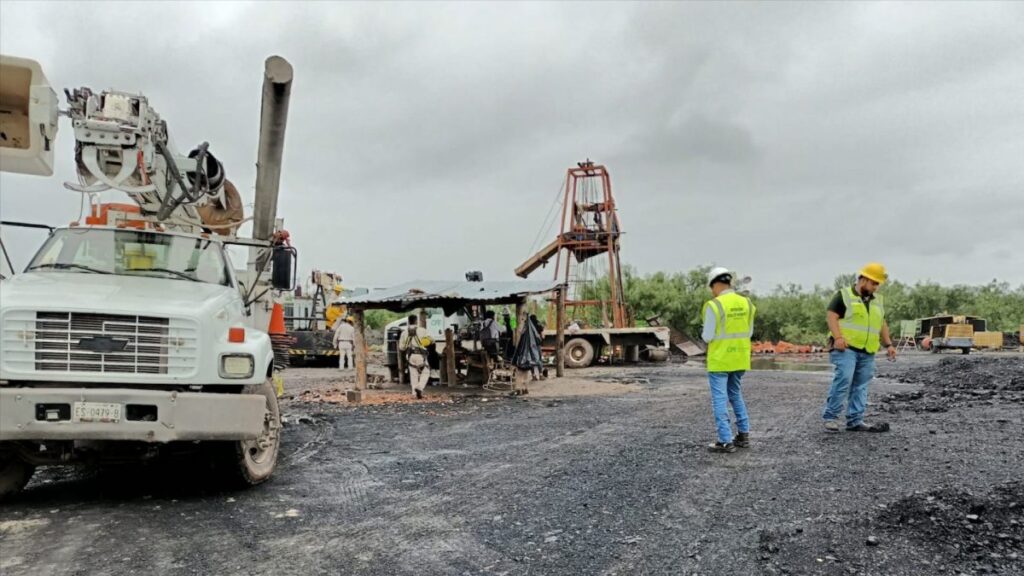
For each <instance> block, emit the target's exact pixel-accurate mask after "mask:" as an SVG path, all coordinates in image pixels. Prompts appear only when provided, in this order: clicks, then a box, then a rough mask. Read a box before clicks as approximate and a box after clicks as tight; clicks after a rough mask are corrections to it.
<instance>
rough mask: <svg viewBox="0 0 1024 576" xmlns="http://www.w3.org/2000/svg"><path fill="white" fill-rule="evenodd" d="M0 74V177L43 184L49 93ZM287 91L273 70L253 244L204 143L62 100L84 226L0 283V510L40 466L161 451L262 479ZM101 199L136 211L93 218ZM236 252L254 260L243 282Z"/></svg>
mask: <svg viewBox="0 0 1024 576" xmlns="http://www.w3.org/2000/svg"><path fill="white" fill-rule="evenodd" d="M0 66H2V67H3V69H2V73H0V76H2V77H3V78H4V81H3V82H0V89H2V90H0V92H2V94H0V119H2V120H0V131H3V132H4V133H5V138H3V139H2V141H0V169H2V170H3V171H5V172H16V173H22V174H36V175H51V174H52V169H53V144H52V141H53V139H54V137H55V136H56V132H57V130H56V128H57V108H56V102H57V99H56V97H55V95H54V94H53V90H52V89H51V88H50V87H49V84H48V83H47V81H46V78H45V76H44V75H43V74H42V70H41V68H40V67H39V65H38V64H37V63H36V62H34V61H31V60H25V59H20V58H11V57H2V56H0ZM291 77H292V69H291V66H290V65H289V64H288V63H287V62H286V61H285V60H284V59H282V58H279V57H276V56H275V57H271V58H269V59H268V60H267V63H266V71H265V77H264V89H263V109H262V114H261V126H260V147H259V164H258V173H257V183H256V191H257V192H256V205H255V209H254V212H255V215H254V218H253V220H254V221H253V238H252V239H243V238H238V237H235V236H234V235H233V234H234V232H235V231H236V230H237V228H238V226H239V225H240V224H241V223H242V222H243V221H244V220H243V219H242V214H241V200H240V197H239V196H238V194H237V191H235V189H234V187H233V186H232V185H231V184H230V183H229V182H228V181H227V180H226V179H225V178H224V170H223V167H222V166H221V165H220V164H219V162H217V161H216V159H214V158H213V156H212V155H210V154H209V151H208V149H207V146H206V145H205V143H204V144H203V145H200V146H199V147H197V148H196V149H195V150H193V151H192V153H190V154H189V155H187V156H182V155H180V154H178V153H177V151H176V150H175V149H174V147H173V145H172V144H171V141H170V139H169V137H168V132H167V124H166V122H165V121H164V120H162V119H161V118H160V117H159V116H158V115H157V114H156V113H155V112H154V111H153V109H152V108H150V107H149V103H148V100H147V99H146V98H145V97H144V96H141V95H132V94H126V93H121V92H114V91H106V92H101V93H93V92H92V91H91V90H89V89H84V88H83V89H78V90H75V91H73V92H66V94H67V96H68V104H69V109H68V110H67V111H62V112H61V113H62V114H65V115H67V116H69V117H70V118H71V124H72V127H73V129H74V134H75V140H76V157H75V162H76V168H77V172H78V175H79V182H77V183H73V184H65V186H66V187H68V188H70V189H72V190H75V191H77V192H79V193H82V194H86V195H87V196H88V197H89V198H90V206H91V209H90V211H89V215H88V217H87V218H86V219H85V222H84V223H80V224H79V225H77V226H69V227H64V228H55V229H51V230H50V233H49V236H48V237H47V239H46V240H45V242H44V243H43V245H42V247H41V248H40V249H39V250H38V252H37V253H36V254H35V256H34V257H33V258H32V259H31V261H30V263H29V264H28V266H27V267H26V268H25V269H24V272H22V273H18V274H15V275H13V277H11V278H7V279H5V280H3V281H2V283H0V293H2V295H0V498H2V497H4V496H6V495H9V494H11V493H14V492H16V491H18V490H20V489H21V488H23V487H24V485H25V484H26V483H27V482H28V481H29V479H30V477H31V475H32V473H33V471H34V470H35V468H36V467H37V466H42V465H51V464H71V463H77V462H83V461H86V462H87V461H96V460H99V461H102V459H104V458H105V457H110V456H115V455H116V457H117V458H119V459H123V458H124V457H125V456H129V457H139V458H144V457H148V456H152V455H155V454H158V453H159V452H160V448H162V447H165V446H167V445H168V444H169V443H177V444H178V445H179V446H180V445H182V444H191V443H196V444H200V445H198V446H197V450H198V451H200V452H201V453H202V454H204V455H207V456H209V457H210V458H211V460H212V464H213V469H214V470H217V471H218V472H219V473H220V474H221V475H223V476H224V477H226V478H227V479H228V480H229V481H231V482H232V483H233V484H236V485H240V486H245V485H253V484H257V483H259V482H262V481H264V480H266V479H267V478H269V477H270V475H271V473H272V472H273V470H274V467H275V465H276V461H277V455H278V447H279V444H280V432H281V419H280V414H279V409H278V402H277V396H276V394H275V389H274V385H273V384H272V376H273V371H274V350H273V349H272V344H271V338H270V337H269V336H268V334H267V332H266V329H267V326H268V321H269V318H270V315H271V311H272V310H273V309H274V301H273V298H274V297H275V296H279V295H280V293H281V291H283V290H288V289H290V288H291V287H292V285H293V283H294V257H295V255H294V251H293V250H292V249H290V248H289V247H287V246H286V245H285V242H284V237H285V234H284V233H282V232H281V231H280V230H279V229H275V228H279V226H280V224H281V223H280V222H279V221H277V220H276V218H275V215H276V204H277V190H278V183H279V177H280V166H281V151H282V146H283V139H284V129H285V126H286V121H287V106H288V99H289V96H290V85H291ZM10 135H13V136H14V137H8V136H10ZM110 189H113V190H120V191H122V192H124V193H126V194H127V195H128V197H129V198H130V199H131V200H132V201H133V203H132V204H115V205H100V204H98V203H96V202H95V199H96V195H97V194H98V193H100V192H102V191H104V190H110ZM17 193H18V191H17V189H16V187H14V186H8V187H5V189H4V190H3V191H2V194H3V195H4V196H11V195H15V194H17ZM4 224H5V225H14V224H16V223H12V222H4ZM231 244H239V245H242V246H244V247H245V248H244V250H246V251H247V254H248V257H247V259H248V261H247V262H246V269H245V270H244V271H236V270H235V269H234V267H233V266H232V264H231V262H230V259H229V257H228V254H227V252H228V251H227V250H226V246H228V245H231Z"/></svg>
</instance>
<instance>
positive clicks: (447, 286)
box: [343, 280, 565, 398]
mask: <svg viewBox="0 0 1024 576" xmlns="http://www.w3.org/2000/svg"><path fill="white" fill-rule="evenodd" d="M548 293H554V294H555V298H553V300H554V301H555V305H556V308H557V310H558V317H559V318H564V301H565V300H564V298H565V295H564V287H563V285H562V284H560V283H559V282H557V281H555V280H547V281H531V280H517V281H499V282H484V281H467V280H462V281H425V280H416V281H412V282H406V283H404V284H400V285H398V286H393V287H391V288H385V289H382V290H375V291H373V292H371V293H369V294H364V295H360V296H355V297H352V298H345V299H343V302H344V304H345V305H346V306H347V307H348V309H349V311H350V312H351V313H352V316H353V320H354V325H355V328H356V342H355V352H356V362H355V365H356V390H355V394H356V398H359V397H360V396H361V391H362V390H364V389H365V387H366V346H365V337H364V330H365V323H364V312H365V311H366V310H390V311H392V312H405V311H409V310H415V309H423V308H441V309H442V310H444V313H445V315H452V314H455V313H456V312H458V311H460V310H462V309H464V308H468V307H471V306H479V307H483V306H492V305H509V304H514V305H515V306H516V317H517V323H516V325H517V326H520V327H521V326H523V325H525V324H526V318H525V304H526V301H527V300H528V299H529V298H530V297H531V296H538V295H542V294H548ZM559 324H560V325H561V324H564V322H560V323H559ZM449 332H450V331H449ZM564 340H565V338H564V332H563V330H562V329H559V330H558V338H557V341H558V343H557V350H556V358H557V360H556V367H557V375H558V376H561V375H562V373H563V371H564V356H563V353H562V351H563V348H564ZM514 344H518V332H517V333H516V334H515V335H514ZM446 350H447V352H446V354H445V357H446V363H445V367H444V368H442V371H445V372H446V374H445V377H446V378H451V381H452V382H454V381H455V376H456V374H455V363H454V347H447V346H446Z"/></svg>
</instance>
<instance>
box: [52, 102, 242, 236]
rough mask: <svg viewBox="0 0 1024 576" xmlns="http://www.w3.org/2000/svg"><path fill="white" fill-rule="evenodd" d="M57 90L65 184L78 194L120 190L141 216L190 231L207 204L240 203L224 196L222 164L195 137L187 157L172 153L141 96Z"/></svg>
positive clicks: (154, 114) (164, 125)
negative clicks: (61, 104) (69, 161)
mask: <svg viewBox="0 0 1024 576" xmlns="http://www.w3.org/2000/svg"><path fill="white" fill-rule="evenodd" d="M65 94H66V95H67V99H68V105H69V109H68V111H67V115H68V116H70V117H71V122H72V127H73V129H74V133H75V165H76V168H77V171H78V175H79V180H80V182H79V183H78V184H71V183H69V184H66V186H67V187H68V188H70V189H72V190H76V191H78V192H84V193H98V192H103V191H106V190H111V189H113V190H120V191H122V192H124V193H126V194H128V196H129V197H130V198H131V199H132V200H134V201H135V203H136V204H138V205H139V208H140V209H141V211H142V214H143V215H144V216H149V217H152V218H154V219H156V220H157V221H159V222H160V223H161V224H164V225H166V226H167V227H169V228H172V229H173V228H177V229H182V230H186V231H190V232H197V231H201V230H202V229H203V228H204V227H209V226H208V225H209V224H211V223H210V222H206V221H205V220H204V218H203V214H202V213H201V209H202V208H204V207H206V206H208V205H211V204H212V205H214V206H217V207H220V208H222V209H227V208H229V206H234V207H236V208H240V202H231V201H230V200H232V199H230V198H228V194H227V193H226V189H228V188H229V187H227V186H225V182H226V180H225V178H224V167H223V166H222V165H221V164H220V162H219V161H218V160H217V159H216V158H214V156H213V155H212V154H211V153H210V151H209V144H208V143H206V142H203V143H202V144H200V145H199V146H197V147H196V148H194V149H193V150H192V151H191V152H189V154H188V155H187V156H183V155H181V154H179V153H178V151H177V149H176V148H175V147H174V144H173V142H172V140H171V138H170V135H169V133H168V130H167V123H166V122H165V121H164V120H163V119H162V118H160V115H159V114H157V112H156V111H155V110H154V109H153V108H152V107H151V106H150V105H149V100H148V99H147V98H146V97H145V96H142V95H139V94H129V93H127V92H117V91H113V90H107V91H103V92H100V93H95V92H93V91H92V90H91V89H89V88H77V89H75V90H73V91H72V90H66V91H65ZM233 189H234V187H233V186H231V187H230V190H231V191H233ZM234 195H237V191H234ZM239 216H240V214H239ZM207 219H208V218H207ZM238 220H241V219H240V218H238ZM239 223H240V222H229V223H228V225H227V226H218V228H224V227H227V228H232V227H233V226H237V225H238V224H239ZM232 225H233V226H232Z"/></svg>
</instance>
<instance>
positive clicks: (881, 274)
mask: <svg viewBox="0 0 1024 576" xmlns="http://www.w3.org/2000/svg"><path fill="white" fill-rule="evenodd" d="M858 274H859V275H861V276H863V277H865V278H867V279H868V280H874V281H875V282H878V283H879V284H884V283H885V281H886V280H888V279H889V274H887V273H886V272H885V266H882V265H881V264H879V263H878V262H868V263H867V264H865V265H864V267H863V268H861V269H860V272H858Z"/></svg>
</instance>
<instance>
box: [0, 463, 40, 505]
mask: <svg viewBox="0 0 1024 576" xmlns="http://www.w3.org/2000/svg"><path fill="white" fill-rule="evenodd" d="M35 471H36V467H35V466H33V465H31V464H29V463H28V462H25V461H24V460H22V459H21V458H18V457H17V456H14V455H3V456H0V500H3V499H5V498H7V497H8V496H11V495H12V494H17V493H18V492H20V491H21V489H22V488H24V487H25V484H28V481H29V480H30V479H31V478H32V473H33V472H35Z"/></svg>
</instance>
